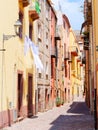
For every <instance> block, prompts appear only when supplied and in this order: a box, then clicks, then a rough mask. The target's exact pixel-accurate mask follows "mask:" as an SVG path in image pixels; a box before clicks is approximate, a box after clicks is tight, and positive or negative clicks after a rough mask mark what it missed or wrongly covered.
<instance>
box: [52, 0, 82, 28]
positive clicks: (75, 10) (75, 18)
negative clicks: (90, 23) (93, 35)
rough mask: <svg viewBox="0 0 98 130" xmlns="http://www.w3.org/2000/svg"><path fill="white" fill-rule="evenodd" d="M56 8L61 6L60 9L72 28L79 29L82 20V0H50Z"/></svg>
mask: <svg viewBox="0 0 98 130" xmlns="http://www.w3.org/2000/svg"><path fill="white" fill-rule="evenodd" d="M52 2H53V6H54V8H55V9H56V10H58V9H59V5H60V6H61V11H62V13H63V14H65V15H66V16H67V17H68V19H69V22H70V24H71V27H72V29H73V30H81V25H82V23H83V22H84V16H83V12H82V11H83V8H81V6H82V7H83V6H84V0H52Z"/></svg>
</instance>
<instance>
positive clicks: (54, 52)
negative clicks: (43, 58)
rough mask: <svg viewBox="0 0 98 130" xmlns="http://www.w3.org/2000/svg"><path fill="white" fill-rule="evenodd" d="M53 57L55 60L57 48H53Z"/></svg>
mask: <svg viewBox="0 0 98 130" xmlns="http://www.w3.org/2000/svg"><path fill="white" fill-rule="evenodd" d="M51 57H53V58H55V57H56V49H55V47H51Z"/></svg>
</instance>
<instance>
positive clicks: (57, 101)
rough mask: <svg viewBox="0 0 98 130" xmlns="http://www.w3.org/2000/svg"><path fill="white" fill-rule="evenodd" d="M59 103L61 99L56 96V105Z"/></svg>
mask: <svg viewBox="0 0 98 130" xmlns="http://www.w3.org/2000/svg"><path fill="white" fill-rule="evenodd" d="M60 105H61V99H60V98H59V97H57V98H56V106H57V107H59V106H60Z"/></svg>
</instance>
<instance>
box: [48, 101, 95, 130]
mask: <svg viewBox="0 0 98 130" xmlns="http://www.w3.org/2000/svg"><path fill="white" fill-rule="evenodd" d="M51 125H52V127H51V128H50V129H49V130H94V120H93V117H92V116H91V115H90V113H89V109H88V107H87V106H86V104H85V102H73V103H72V104H71V105H70V108H69V109H68V111H67V113H66V115H60V116H59V117H58V118H57V119H56V120H54V121H53V122H51Z"/></svg>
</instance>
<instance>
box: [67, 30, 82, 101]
mask: <svg viewBox="0 0 98 130" xmlns="http://www.w3.org/2000/svg"><path fill="white" fill-rule="evenodd" d="M69 50H70V52H71V60H72V63H71V97H72V100H77V99H78V98H80V97H81V89H82V84H81V74H82V73H81V71H82V69H81V67H82V66H81V65H82V64H81V57H80V48H79V45H78V43H77V41H76V35H75V33H74V31H73V30H72V29H70V47H69Z"/></svg>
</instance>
